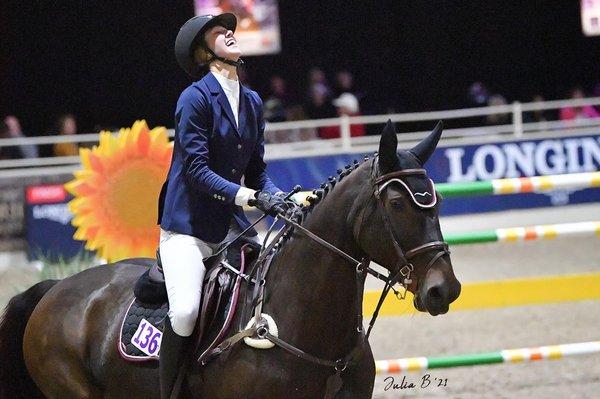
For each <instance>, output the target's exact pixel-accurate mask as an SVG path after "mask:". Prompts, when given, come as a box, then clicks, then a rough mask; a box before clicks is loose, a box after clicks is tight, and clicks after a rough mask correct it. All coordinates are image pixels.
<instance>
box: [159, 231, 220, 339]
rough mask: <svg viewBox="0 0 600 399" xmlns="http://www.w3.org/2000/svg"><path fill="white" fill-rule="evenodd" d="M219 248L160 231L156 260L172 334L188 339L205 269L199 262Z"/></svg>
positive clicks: (192, 238) (197, 305)
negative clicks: (161, 278)
mask: <svg viewBox="0 0 600 399" xmlns="http://www.w3.org/2000/svg"><path fill="white" fill-rule="evenodd" d="M218 246H219V244H213V243H207V242H204V241H202V240H200V239H198V238H196V237H192V236H188V235H185V234H178V233H174V232H171V231H165V230H163V229H161V230H160V245H159V251H160V259H161V262H162V267H163V272H164V275H165V284H166V287H167V296H168V297H169V319H170V320H171V326H172V327H173V331H174V332H175V333H176V334H178V335H180V336H182V337H188V336H190V335H191V334H192V332H193V331H194V326H195V324H196V319H197V317H198V310H199V308H200V299H201V296H202V285H203V284H202V283H203V280H204V274H205V272H206V268H205V267H204V263H203V262H202V259H203V258H205V257H207V256H210V255H212V254H213V253H215V252H216V249H217V247H218Z"/></svg>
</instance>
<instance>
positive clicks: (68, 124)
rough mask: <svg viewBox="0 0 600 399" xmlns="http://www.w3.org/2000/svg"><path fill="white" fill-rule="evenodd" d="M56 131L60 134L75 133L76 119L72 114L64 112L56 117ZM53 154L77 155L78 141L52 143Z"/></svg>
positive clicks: (59, 155) (58, 155)
mask: <svg viewBox="0 0 600 399" xmlns="http://www.w3.org/2000/svg"><path fill="white" fill-rule="evenodd" d="M56 131H57V133H58V134H59V135H61V136H66V135H74V134H77V121H76V120H75V116H73V114H66V115H63V116H61V117H60V118H58V121H57V122H56ZM53 149H54V156H57V157H61V156H69V155H79V145H78V143H74V142H70V143H56V144H54V147H53Z"/></svg>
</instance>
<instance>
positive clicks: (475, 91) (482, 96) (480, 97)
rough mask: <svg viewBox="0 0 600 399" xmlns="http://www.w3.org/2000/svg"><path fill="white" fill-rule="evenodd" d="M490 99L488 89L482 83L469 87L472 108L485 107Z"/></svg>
mask: <svg viewBox="0 0 600 399" xmlns="http://www.w3.org/2000/svg"><path fill="white" fill-rule="evenodd" d="M489 98H490V94H489V91H488V89H487V87H486V86H485V85H484V84H483V83H481V82H474V83H473V84H471V86H469V92H468V99H469V106H471V107H485V106H486V105H488V102H489Z"/></svg>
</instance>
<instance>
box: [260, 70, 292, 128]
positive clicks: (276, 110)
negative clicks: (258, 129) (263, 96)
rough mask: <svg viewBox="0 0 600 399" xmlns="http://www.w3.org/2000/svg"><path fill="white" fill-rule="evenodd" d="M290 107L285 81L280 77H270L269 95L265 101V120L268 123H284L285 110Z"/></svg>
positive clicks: (290, 101) (290, 102) (289, 97)
mask: <svg viewBox="0 0 600 399" xmlns="http://www.w3.org/2000/svg"><path fill="white" fill-rule="evenodd" d="M290 105H292V98H291V96H290V95H289V93H288V91H287V87H286V84H285V80H283V78H281V76H277V75H275V76H272V77H271V94H270V95H269V97H268V98H267V100H266V101H265V119H266V120H267V121H269V122H284V121H285V120H286V109H287V108H288V107H290Z"/></svg>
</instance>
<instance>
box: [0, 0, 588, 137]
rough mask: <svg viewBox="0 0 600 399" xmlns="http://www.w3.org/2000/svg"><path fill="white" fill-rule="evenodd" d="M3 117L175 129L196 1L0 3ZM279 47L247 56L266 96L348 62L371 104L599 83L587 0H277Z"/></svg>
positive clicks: (550, 95)
mask: <svg viewBox="0 0 600 399" xmlns="http://www.w3.org/2000/svg"><path fill="white" fill-rule="evenodd" d="M0 7H1V8H2V9H0V38H1V39H0V40H1V47H0V49H1V51H2V53H1V61H2V62H1V64H0V85H1V87H0V89H1V93H2V95H1V97H2V98H1V99H0V115H6V114H9V113H10V114H16V115H17V116H18V117H19V118H20V119H21V122H22V124H23V126H24V130H25V132H26V133H27V134H29V135H40V134H45V133H54V132H52V131H51V130H50V128H51V126H52V124H53V121H54V120H55V118H56V117H57V116H58V115H60V114H62V113H65V112H73V113H74V114H76V116H77V118H78V121H79V130H80V131H87V132H89V131H92V129H93V128H94V127H95V126H97V125H101V126H108V127H110V126H112V127H119V126H129V125H131V124H132V122H133V121H134V120H135V119H140V118H145V119H146V120H147V121H148V122H149V124H150V126H155V125H165V126H167V127H172V126H173V122H172V119H173V116H172V115H173V109H174V106H175V102H176V100H177V97H178V95H179V93H180V92H181V90H183V89H184V88H185V87H186V86H187V85H188V84H189V83H190V80H189V79H188V78H187V77H186V75H185V73H184V72H183V71H181V70H180V69H179V67H178V66H177V64H176V61H175V58H174V55H173V43H174V40H175V36H176V34H177V31H178V29H179V27H180V26H181V25H182V24H183V23H184V22H185V21H186V20H187V19H188V18H190V17H192V16H193V4H192V1H191V0H189V1H144V2H133V1H122V2H112V1H53V2H50V1H47V2H46V1H15V0H10V1H2V5H1V6H0ZM280 22H281V31H282V32H281V35H282V47H283V50H282V53H280V54H278V55H275V56H262V57H247V58H246V59H245V60H246V70H247V72H248V77H249V83H250V85H251V86H252V87H253V88H254V89H256V90H258V91H259V93H260V94H261V95H262V96H263V97H264V96H266V95H267V94H268V89H267V88H268V84H269V77H270V76H271V75H273V74H276V73H279V74H281V75H282V76H283V77H284V78H286V80H287V81H288V83H289V85H290V86H291V88H292V89H293V90H294V91H295V92H297V93H299V94H304V92H305V90H306V74H307V71H308V69H309V68H310V67H311V66H315V65H317V66H320V67H322V68H323V69H324V70H325V71H326V72H327V73H328V75H329V77H330V79H331V78H332V76H331V75H332V74H333V73H334V72H335V71H338V70H340V69H342V68H348V69H349V70H350V71H352V72H353V73H354V74H355V80H356V82H357V85H358V86H359V88H360V89H361V90H362V91H364V92H365V93H366V94H367V96H366V98H365V107H364V108H363V109H364V111H365V113H378V112H383V111H385V110H386V109H387V108H389V107H393V108H394V109H396V110H398V111H413V110H435V109H449V108H455V107H460V106H464V105H465V102H466V90H467V88H468V86H469V85H470V84H471V83H472V82H474V81H476V80H481V81H483V82H485V83H486V84H488V86H489V87H490V88H491V91H492V92H497V93H500V94H503V95H504V96H505V97H506V98H507V99H508V100H509V101H513V100H521V101H528V100H530V97H531V96H532V95H533V94H536V93H540V94H543V95H544V96H545V97H546V98H547V99H554V98H566V97H567V94H568V90H569V89H570V88H571V87H573V86H575V85H582V86H583V87H584V88H587V89H589V88H591V87H593V86H594V85H595V84H596V83H598V82H600V74H599V71H600V67H599V66H598V64H599V61H600V58H599V55H600V51H599V49H600V37H595V38H587V37H585V36H584V35H583V33H582V31H581V21H580V11H579V0H560V1H499V0H487V1H480V0H478V1H458V0H457V1H450V0H439V1H432V0H427V1H425V0H418V1H417V0H410V1H408V0H402V1H401V0H396V1H360V2H359V1H316V0H302V1H290V0H280Z"/></svg>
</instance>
